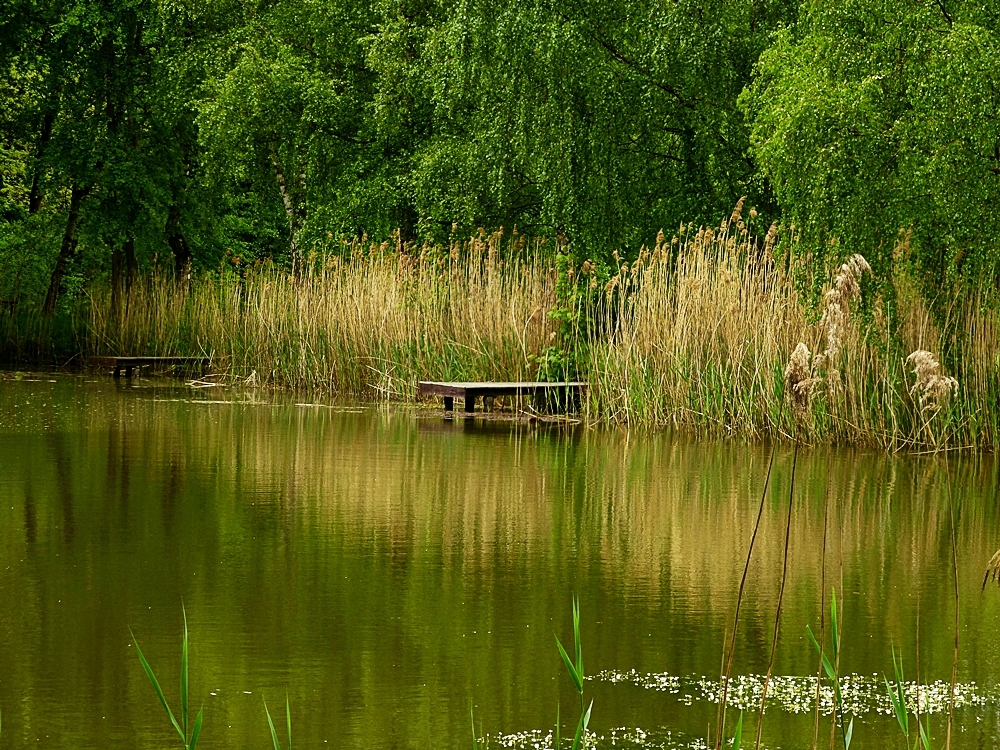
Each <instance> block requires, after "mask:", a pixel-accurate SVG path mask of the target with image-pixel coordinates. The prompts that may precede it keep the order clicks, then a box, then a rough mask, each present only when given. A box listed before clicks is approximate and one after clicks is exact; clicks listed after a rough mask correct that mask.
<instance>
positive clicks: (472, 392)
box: [418, 380, 587, 399]
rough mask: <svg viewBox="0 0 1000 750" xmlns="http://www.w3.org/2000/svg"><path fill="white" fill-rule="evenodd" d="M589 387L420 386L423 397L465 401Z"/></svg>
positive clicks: (544, 384)
mask: <svg viewBox="0 0 1000 750" xmlns="http://www.w3.org/2000/svg"><path fill="white" fill-rule="evenodd" d="M586 387H587V383H586V382H583V381H558V382H548V381H530V380H529V381H523V382H513V381H510V382H508V381H500V382H490V381H478V382H438V381H433V380H422V381H420V384H419V386H418V392H419V394H420V395H421V396H443V397H451V398H461V399H464V398H465V397H466V396H470V397H475V398H479V397H482V396H493V397H496V396H534V395H535V394H536V393H542V392H547V391H560V390H563V391H574V392H579V391H580V390H582V389H584V388H586Z"/></svg>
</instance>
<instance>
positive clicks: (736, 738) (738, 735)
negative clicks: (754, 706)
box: [729, 711, 743, 750]
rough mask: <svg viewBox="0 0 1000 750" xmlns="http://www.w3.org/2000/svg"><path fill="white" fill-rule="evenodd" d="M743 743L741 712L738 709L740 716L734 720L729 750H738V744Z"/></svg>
mask: <svg viewBox="0 0 1000 750" xmlns="http://www.w3.org/2000/svg"><path fill="white" fill-rule="evenodd" d="M742 743H743V712H742V711H740V718H739V720H738V721H737V722H736V731H735V732H734V733H733V743H732V744H731V745H730V746H729V750H740V745H741V744H742Z"/></svg>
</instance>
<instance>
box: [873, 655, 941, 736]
mask: <svg viewBox="0 0 1000 750" xmlns="http://www.w3.org/2000/svg"><path fill="white" fill-rule="evenodd" d="M892 670H893V673H894V674H895V677H896V679H895V681H894V682H892V683H890V682H889V678H888V677H886V676H885V675H883V676H882V679H883V680H884V681H885V691H886V693H887V694H888V696H889V702H890V704H891V705H892V711H893V713H894V714H895V716H896V722H897V723H898V724H899V728H900V730H902V732H903V736H904V737H905V738H906V745H905V746H906V747H907V748H909V746H910V717H909V712H908V708H907V706H906V692H905V689H904V685H905V682H906V680H905V678H904V677H903V655H902V654H900V655H899V660H898V661H897V660H896V648H895V646H893V649H892ZM919 705H920V697H919V695H918V696H917V708H915V709H914V716H915V718H916V720H917V729H918V732H917V738H916V740H915V741H914V743H913V750H918V748H919V747H920V746H921V745H922V746H923V749H924V750H931V741H930V737H929V736H928V734H927V729H926V727H925V726H924V724H923V723H922V722H921V721H920V709H919Z"/></svg>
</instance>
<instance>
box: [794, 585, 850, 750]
mask: <svg viewBox="0 0 1000 750" xmlns="http://www.w3.org/2000/svg"><path fill="white" fill-rule="evenodd" d="M830 625H831V628H832V630H831V642H832V646H833V659H832V660H831V659H830V657H829V656H828V655H827V654H826V652H825V651H824V650H823V646H822V645H820V643H819V641H817V640H816V636H814V635H813V632H812V628H810V627H809V626H808V625H806V632H807V633H808V634H809V640H810V641H812V644H813V646H814V647H815V648H816V653H818V654H819V657H820V661H821V662H822V664H823V671H824V672H825V673H826V676H827V679H829V680H830V682H831V684H832V685H833V703H834V710H835V711H836V712H837V720H838V721H839V723H840V728H841V739H842V740H843V743H844V750H850V748H851V738H852V737H853V736H854V717H853V716H852V717H851V721H850V723H849V724H847V725H846V726H845V725H844V698H843V695H842V694H841V692H840V673H839V664H840V622H839V620H838V618H837V592H836V590H833V591H832V592H831V594H830Z"/></svg>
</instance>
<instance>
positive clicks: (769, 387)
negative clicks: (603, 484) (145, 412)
mask: <svg viewBox="0 0 1000 750" xmlns="http://www.w3.org/2000/svg"><path fill="white" fill-rule="evenodd" d="M755 219H756V212H755V211H753V210H752V209H750V210H746V207H745V204H744V202H742V201H741V202H740V203H739V204H738V205H737V206H736V208H735V209H734V211H733V213H732V214H731V215H730V216H729V217H727V218H726V220H724V221H723V222H722V223H721V224H720V226H719V227H715V228H710V227H702V228H697V229H696V228H695V227H694V226H693V225H690V224H688V225H683V224H682V225H681V226H680V227H679V229H678V231H677V233H676V235H675V236H673V237H668V236H667V235H666V234H664V233H662V232H661V233H660V234H659V235H658V236H657V241H656V243H655V245H654V246H653V247H652V248H642V249H641V250H640V252H639V254H638V256H637V257H636V258H635V259H634V260H633V261H631V262H626V261H625V259H624V258H623V257H622V255H621V254H619V253H617V252H616V253H614V254H613V257H614V262H613V266H612V267H611V269H610V273H609V272H608V270H607V267H606V266H602V265H601V264H599V263H595V262H592V261H590V260H588V261H586V262H584V263H582V264H580V265H579V266H576V267H574V266H573V265H572V264H570V265H569V266H568V268H567V265H566V264H565V263H563V264H562V266H561V267H562V268H563V273H564V274H565V276H564V279H563V283H562V284H561V285H559V284H557V282H558V281H559V279H558V278H557V271H556V268H557V264H556V263H555V260H554V253H553V252H552V249H550V248H547V247H544V244H543V241H541V240H536V241H532V242H530V243H529V242H528V240H527V239H526V238H525V237H524V236H522V235H518V234H517V233H516V231H515V232H514V233H513V234H510V235H505V234H504V233H503V231H502V230H500V231H498V232H495V233H493V234H492V235H487V234H486V233H485V232H482V231H481V232H480V233H479V234H477V235H476V236H475V237H473V238H472V239H470V240H468V241H466V242H462V243H459V242H453V243H452V244H451V245H450V246H447V247H442V248H435V247H429V246H426V245H425V246H424V247H422V248H421V247H403V246H401V245H400V243H398V242H394V243H391V244H390V243H383V244H381V245H370V244H366V243H362V242H358V241H355V242H354V243H350V244H345V245H343V246H341V247H338V248H336V252H328V253H326V254H320V255H317V256H315V257H313V258H311V259H310V261H309V263H307V264H306V269H307V270H306V272H305V273H304V274H303V275H302V276H300V277H299V278H293V277H292V276H290V275H289V274H287V273H286V272H283V271H279V270H276V269H273V268H270V267H269V266H261V267H256V268H252V269H246V268H236V267H234V266H233V263H232V262H227V264H226V265H225V268H224V269H223V270H222V271H220V272H219V273H213V274H206V275H204V276H201V277H198V278H196V279H194V280H193V281H192V282H191V284H190V286H189V287H185V286H180V285H178V284H176V283H175V282H174V281H173V279H172V278H170V277H168V276H167V275H163V276H157V275H156V274H154V275H153V276H152V277H151V278H149V279H147V280H145V281H143V282H142V283H137V284H136V286H135V287H133V290H132V293H131V295H130V297H129V299H128V308H127V312H125V313H124V314H122V315H120V316H115V315H113V314H112V312H111V309H110V305H111V295H110V294H109V293H107V292H97V293H94V294H92V296H91V302H90V307H89V310H88V311H87V312H86V316H85V317H86V324H87V327H88V332H87V337H86V338H87V341H88V348H89V350H90V352H91V353H95V354H96V353H101V354H117V353H122V352H128V353H134V354H147V355H155V354H202V355H204V354H208V355H211V356H213V357H214V359H215V362H216V364H217V365H218V366H221V367H223V368H224V369H225V370H226V371H227V372H228V373H229V374H230V375H231V376H233V377H234V378H235V377H239V378H242V379H244V380H248V381H249V382H252V383H259V384H266V385H277V386H289V387H312V388H323V389H327V390H330V391H333V392H337V393H346V394H353V395H361V396H366V397H386V398H395V399H399V398H402V399H409V398H413V397H414V394H415V385H416V381H417V380H419V379H436V380H521V379H534V378H535V377H537V376H538V374H539V369H540V365H539V362H540V361H543V360H544V359H545V357H550V360H549V361H551V356H550V355H551V352H552V348H553V347H556V348H559V347H568V348H570V349H571V350H572V351H566V352H563V355H564V356H565V361H567V362H570V363H571V367H572V368H575V370H576V371H575V373H572V374H575V375H576V376H577V377H580V378H582V379H586V380H588V381H589V383H590V388H589V393H588V396H587V399H586V401H585V404H584V409H585V416H586V417H587V418H588V419H589V420H590V421H592V422H605V423H618V424H625V425H632V426H656V427H660V426H676V427H682V428H685V429H694V430H696V431H700V432H707V433H713V434H718V435H740V436H745V437H749V438H760V437H776V438H788V439H790V438H792V437H793V435H794V436H797V437H799V438H801V439H804V440H807V441H810V442H841V443H863V444H871V445H879V446H882V447H884V448H886V449H890V450H897V449H909V448H914V447H918V448H925V447H931V448H940V447H958V446H974V447H994V446H996V445H997V442H998V435H1000V415H998V410H997V409H996V408H995V407H994V406H993V405H994V404H996V403H997V398H998V395H1000V357H998V355H997V346H996V342H997V340H998V339H997V336H998V334H1000V325H998V323H1000V321H998V314H997V306H996V305H995V304H987V303H986V302H985V300H984V299H983V298H982V294H981V293H979V292H976V291H975V290H972V291H971V292H970V291H969V290H968V289H966V290H963V291H962V293H961V294H958V293H956V294H955V295H953V296H954V299H955V300H957V301H956V303H955V304H953V305H951V307H949V309H948V311H947V316H948V317H947V320H943V321H942V320H938V319H936V318H935V317H933V316H931V315H930V313H929V312H928V310H929V306H928V304H927V303H926V302H925V301H924V299H923V298H922V297H921V296H920V294H919V293H918V292H917V291H916V290H917V285H916V283H915V282H914V281H913V280H912V278H911V277H910V276H908V275H907V273H906V272H905V270H904V268H903V266H901V265H899V266H898V267H894V269H893V271H892V273H893V277H892V279H891V283H890V284H885V283H881V282H884V281H885V280H884V279H875V278H874V277H873V275H872V269H871V267H870V265H869V264H868V262H867V261H866V260H865V258H864V257H862V256H861V255H858V254H849V255H846V259H843V260H840V261H838V264H837V265H836V266H834V267H832V268H830V269H829V272H828V275H827V277H826V279H827V283H826V284H825V285H824V289H823V292H822V294H821V295H820V296H818V297H817V298H816V299H817V302H816V303H815V304H813V302H812V301H811V298H807V297H806V296H804V295H803V293H802V292H800V289H802V288H806V287H805V286H802V285H800V284H799V283H797V281H796V279H798V278H800V277H804V276H806V275H808V274H807V271H809V272H812V269H813V268H814V266H813V264H812V261H811V258H809V257H808V256H806V255H805V254H804V253H802V252H801V250H800V249H799V246H798V244H797V242H798V241H797V237H796V233H795V228H794V227H789V228H788V229H787V230H782V229H780V228H779V227H778V226H777V225H775V224H771V225H770V227H768V228H767V229H766V231H765V233H764V236H763V237H758V235H757V234H756V231H757V228H756V227H755V226H754V221H755ZM762 229H763V228H762ZM866 278H871V280H872V281H873V282H874V283H872V284H871V285H870V288H869V287H866V286H865V284H866V281H865V279H866ZM567 282H568V284H567ZM567 286H568V287H571V288H572V289H575V290H576V291H574V292H573V293H572V294H571V295H569V296H568V297H565V296H564V298H562V299H560V298H559V297H558V295H559V294H564V293H561V292H560V291H559V290H560V289H565V288H567ZM863 288H864V289H867V291H866V292H865V294H867V298H866V299H865V300H864V304H865V314H864V315H861V314H859V312H860V304H861V298H862V290H863ZM887 297H891V299H889V298H887ZM567 300H568V301H567ZM890 303H891V304H890ZM567 304H569V305H571V306H572V307H573V309H572V310H570V311H567V310H565V309H563V308H564V307H565V306H566V305H567ZM567 320H569V321H572V324H573V327H574V329H575V333H573V334H572V335H567V334H566V333H565V331H566V328H565V325H566V321H567ZM946 332H947V333H946ZM557 333H558V336H557ZM910 352H913V354H912V355H910ZM921 352H923V354H921ZM930 352H937V353H938V354H936V355H931V354H929V353H930ZM908 355H909V358H908ZM928 358H929V359H928ZM939 359H940V361H939ZM560 361H562V360H560ZM942 363H944V364H942ZM958 383H961V390H959V389H958Z"/></svg>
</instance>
